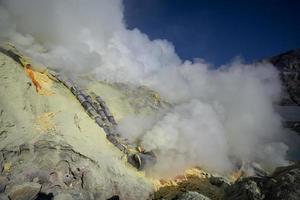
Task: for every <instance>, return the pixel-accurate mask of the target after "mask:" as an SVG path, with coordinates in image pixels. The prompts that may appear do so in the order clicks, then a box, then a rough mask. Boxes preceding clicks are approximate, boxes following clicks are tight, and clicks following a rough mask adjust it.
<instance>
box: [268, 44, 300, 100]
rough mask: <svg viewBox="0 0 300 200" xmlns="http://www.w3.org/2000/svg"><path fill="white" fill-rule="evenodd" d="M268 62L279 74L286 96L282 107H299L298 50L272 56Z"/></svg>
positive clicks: (299, 72) (299, 66) (299, 57)
mask: <svg viewBox="0 0 300 200" xmlns="http://www.w3.org/2000/svg"><path fill="white" fill-rule="evenodd" d="M269 61H270V62H271V63H272V64H273V65H274V66H275V67H276V68H277V69H278V70H279V71H280V72H281V78H282V81H283V83H284V86H285V91H286V96H285V98H284V99H283V101H282V104H284V105H300V87H299V85H300V49H296V50H292V51H288V52H286V53H283V54H280V55H278V56H274V57H272V58H271V59H269Z"/></svg>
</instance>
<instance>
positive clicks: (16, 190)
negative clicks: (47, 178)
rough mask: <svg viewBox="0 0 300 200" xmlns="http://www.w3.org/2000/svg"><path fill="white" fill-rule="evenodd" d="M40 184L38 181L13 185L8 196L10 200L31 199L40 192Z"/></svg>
mask: <svg viewBox="0 0 300 200" xmlns="http://www.w3.org/2000/svg"><path fill="white" fill-rule="evenodd" d="M40 189H41V185H40V184H38V183H33V182H27V183H23V184H21V185H16V186H13V187H12V188H11V189H10V191H9V193H8V196H9V198H10V199H11V200H33V199H35V197H36V196H37V194H38V193H39V192H40Z"/></svg>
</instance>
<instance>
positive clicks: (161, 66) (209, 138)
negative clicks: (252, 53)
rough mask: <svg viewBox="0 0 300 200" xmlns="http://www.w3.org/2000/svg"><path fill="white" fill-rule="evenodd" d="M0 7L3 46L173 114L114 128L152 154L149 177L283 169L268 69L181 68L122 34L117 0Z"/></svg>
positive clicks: (276, 87)
mask: <svg viewBox="0 0 300 200" xmlns="http://www.w3.org/2000/svg"><path fill="white" fill-rule="evenodd" d="M0 2H1V5H0V28H1V32H0V38H1V40H2V41H8V40H9V41H12V42H13V43H15V44H16V45H17V46H18V47H19V48H21V49H23V50H25V51H26V53H27V54H29V55H30V56H32V57H34V58H35V59H37V60H39V61H41V62H43V63H46V64H47V65H50V66H51V67H52V68H56V69H57V70H60V71H62V72H65V73H69V75H70V74H71V75H74V74H79V73H93V74H96V76H97V77H98V78H99V79H105V80H109V81H118V82H129V83H132V84H143V85H146V86H148V87H151V88H153V89H155V90H157V91H158V92H160V94H161V95H162V96H163V97H164V98H166V99H167V100H169V101H170V102H172V103H173V104H174V107H173V108H172V109H171V110H170V111H168V112H166V113H164V114H163V115H162V117H161V118H160V119H153V118H147V116H144V117H143V118H138V119H137V118H135V117H132V116H131V117H130V118H128V119H124V121H123V122H122V123H121V129H122V128H123V129H125V131H124V133H125V134H126V130H127V135H128V134H129V135H130V133H128V130H132V131H133V132H134V133H137V134H135V135H130V136H132V137H136V138H137V137H141V139H142V144H143V145H144V147H145V148H146V149H147V150H154V151H155V152H157V155H158V161H159V162H158V163H157V165H156V167H155V168H154V169H153V170H154V171H156V172H158V173H161V174H162V173H163V174H166V172H171V173H174V172H178V171H180V170H182V169H184V168H186V167H190V166H195V165H200V166H206V167H209V168H212V169H215V170H218V171H226V170H230V169H231V168H232V158H233V157H234V158H236V159H240V160H245V161H256V162H261V163H262V164H264V165H266V166H271V167H272V166H276V165H279V164H285V160H284V156H285V153H286V151H287V146H286V145H284V144H283V143H279V142H278V141H280V133H281V132H282V128H281V125H280V118H279V116H278V115H277V114H276V113H275V112H274V110H273V107H272V103H273V102H274V101H277V100H278V99H279V97H280V82H279V78H278V73H277V71H276V70H275V69H274V68H273V67H272V66H271V65H270V64H267V63H265V64H257V65H256V66H253V65H245V64H242V63H241V62H240V61H234V62H233V63H231V64H230V65H228V66H223V67H220V68H219V69H218V70H210V69H209V66H208V65H207V64H206V63H205V62H204V61H202V60H201V59H198V60H197V61H194V62H191V61H182V60H181V59H180V58H179V57H178V55H177V54H176V53H175V50H174V47H173V45H172V44H171V43H170V42H168V41H166V40H160V39H157V40H153V41H151V40H149V38H148V37H147V35H145V34H143V33H141V32H140V31H139V30H138V29H134V30H128V29H127V28H126V25H125V22H124V21H123V6H122V2H121V1H120V0H101V1H100V0H63V1H62V0H2V1H1V0H0ZM137 122H138V123H137ZM132 127H134V128H132ZM171 168H172V170H170V169H171Z"/></svg>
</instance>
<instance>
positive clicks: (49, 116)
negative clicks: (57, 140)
mask: <svg viewBox="0 0 300 200" xmlns="http://www.w3.org/2000/svg"><path fill="white" fill-rule="evenodd" d="M55 115H56V113H54V112H46V113H43V114H42V115H40V116H38V117H37V119H36V123H37V125H38V129H40V130H41V131H43V132H49V131H54V130H55V123H54V117H55Z"/></svg>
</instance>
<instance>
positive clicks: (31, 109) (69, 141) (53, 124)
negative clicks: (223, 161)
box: [0, 51, 300, 200]
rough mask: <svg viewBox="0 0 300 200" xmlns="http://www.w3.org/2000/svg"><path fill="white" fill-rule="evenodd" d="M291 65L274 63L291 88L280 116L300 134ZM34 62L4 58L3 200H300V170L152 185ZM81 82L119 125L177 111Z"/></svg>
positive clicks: (153, 96)
mask: <svg viewBox="0 0 300 200" xmlns="http://www.w3.org/2000/svg"><path fill="white" fill-rule="evenodd" d="M297 52H298V51H297ZM292 53H293V52H292ZM289 55H290V54H289ZM297 55H298V54H297ZM298 56H299V55H298ZM294 57H295V56H294ZM294 57H293V58H294ZM297 59H298V58H297ZM286 60H291V57H289V56H288V55H287V54H284V55H281V56H277V57H274V58H272V59H271V61H272V62H273V63H274V65H275V66H278V67H279V68H280V69H282V70H281V71H282V79H283V81H284V82H285V83H286V85H287V87H286V95H287V96H286V98H285V101H284V102H283V103H281V106H280V107H279V108H278V109H279V110H282V113H283V115H284V116H286V125H287V126H288V127H290V128H293V129H295V130H296V131H297V130H298V129H299V127H298V126H299V121H297V120H298V118H297V114H296V117H293V116H294V115H293V113H290V112H289V111H288V108H287V107H283V106H286V105H289V106H299V94H298V93H299V91H298V90H299V62H298V61H299V59H298V60H296V61H295V62H292V61H291V62H288V61H286ZM27 62H30V64H31V66H32V68H26V67H24V65H22V64H23V63H19V62H17V61H16V60H14V59H13V58H12V57H10V56H8V55H6V54H4V53H0V91H1V98H0V140H1V142H0V152H1V153H0V165H1V176H0V199H1V200H2V199H3V200H5V199H11V200H33V199H55V200H69V199H74V200H85V199H87V200H88V199H91V200H92V199H95V200H101V199H123V200H141V199H181V200H184V199H186V200H188V199H189V200H196V199H202V200H208V199H216V200H217V199H232V200H234V199H240V200H242V199H252V200H254V199H255V200H262V199H293V200H296V199H298V197H299V196H300V188H299V186H300V167H299V164H294V165H291V166H289V167H283V168H278V169H277V170H275V171H274V172H273V173H269V174H267V172H265V171H264V170H263V169H259V168H257V171H256V175H255V176H253V177H245V174H243V172H242V170H241V169H238V170H237V171H236V172H234V173H233V174H228V175H220V174H217V173H214V172H209V169H206V170H204V169H201V168H199V167H197V168H192V169H188V170H187V171H186V172H185V173H184V174H182V175H178V176H176V177H174V178H170V179H159V178H157V177H156V178H152V177H151V176H150V175H148V174H147V173H146V172H145V171H143V170H137V169H136V167H135V166H134V165H132V164H130V163H129V162H128V158H127V155H126V154H124V152H122V151H120V149H118V148H116V145H114V144H113V142H111V141H109V140H108V139H107V137H106V134H107V133H106V130H105V129H103V128H101V127H100V126H98V124H97V123H95V120H94V119H93V118H91V116H90V115H89V114H88V113H87V112H86V110H85V109H84V108H83V106H82V105H81V104H80V102H79V101H78V99H76V97H75V96H74V94H73V93H72V92H71V91H70V90H69V89H68V88H67V87H66V86H65V85H64V84H63V83H62V82H60V81H59V80H57V79H56V78H55V77H53V76H52V75H51V73H49V72H48V71H47V68H46V67H44V66H39V65H38V64H37V63H34V61H31V60H30V59H29V58H27ZM297 62H298V64H297ZM291 63H292V64H291ZM291 78H292V79H291ZM75 81H77V82H78V83H79V84H80V85H81V87H82V88H83V89H84V90H85V91H86V92H87V93H95V94H97V95H99V96H101V97H102V98H103V100H104V101H105V103H106V105H107V107H108V108H109V109H110V112H111V114H112V116H113V117H114V120H115V121H116V123H118V122H119V121H120V120H122V119H123V118H124V117H125V116H128V115H133V114H134V115H147V116H153V117H155V116H156V115H157V114H158V111H159V110H163V109H168V108H169V107H170V106H172V105H170V104H169V103H168V102H166V101H164V100H162V99H160V97H159V94H157V93H156V92H154V91H152V90H149V89H147V88H145V87H133V86H129V85H125V84H120V83H106V82H102V81H96V80H94V79H93V78H90V77H79V78H77V79H76V80H75ZM297 109H298V107H297ZM289 116H292V117H290V118H289ZM138 161H139V160H138Z"/></svg>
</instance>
